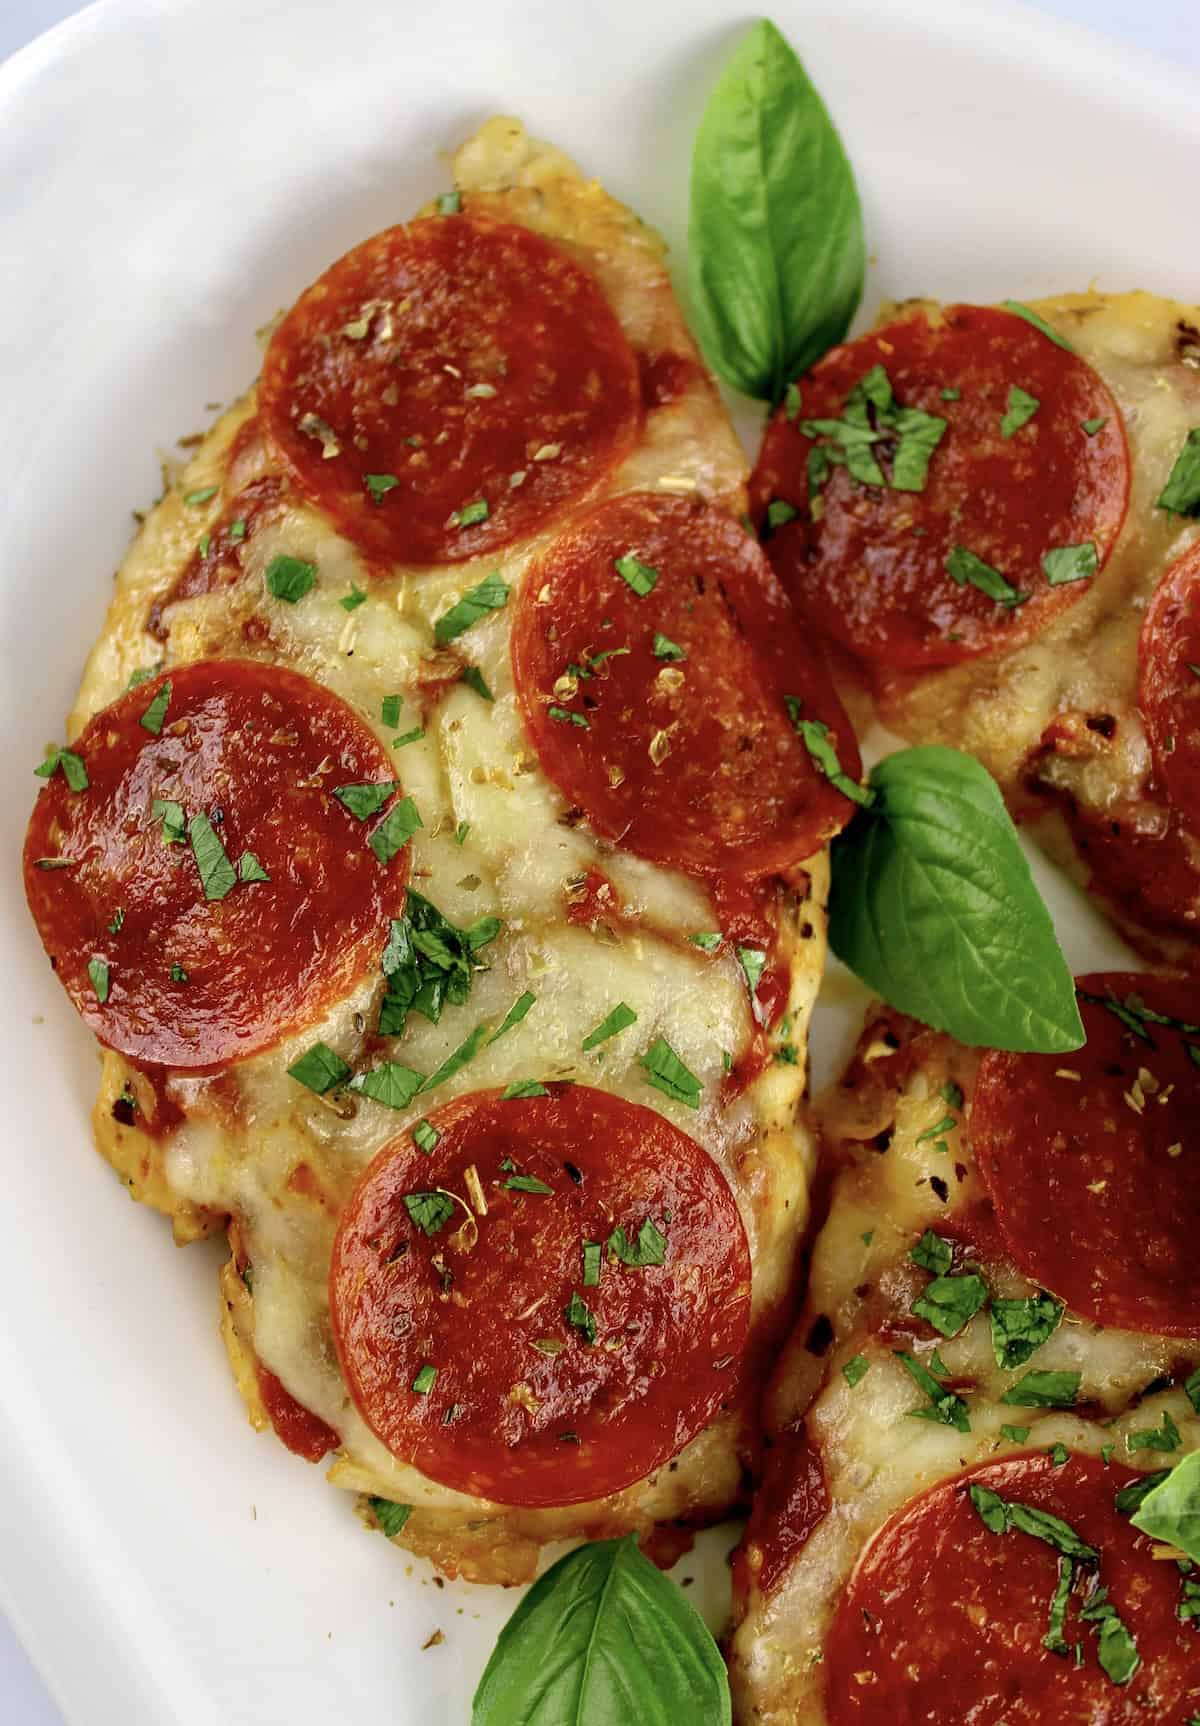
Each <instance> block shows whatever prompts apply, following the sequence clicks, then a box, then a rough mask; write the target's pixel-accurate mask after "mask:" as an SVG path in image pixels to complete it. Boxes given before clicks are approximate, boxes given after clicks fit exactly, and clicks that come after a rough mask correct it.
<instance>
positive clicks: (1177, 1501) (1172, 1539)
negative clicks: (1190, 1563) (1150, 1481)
mask: <svg viewBox="0 0 1200 1726" xmlns="http://www.w3.org/2000/svg"><path fill="white" fill-rule="evenodd" d="M1133 1526H1134V1527H1135V1528H1140V1529H1141V1531H1142V1533H1143V1534H1148V1535H1150V1537H1151V1539H1153V1540H1161V1541H1162V1542H1164V1544H1165V1545H1167V1546H1176V1547H1178V1548H1179V1550H1180V1551H1181V1552H1184V1553H1186V1554H1187V1556H1188V1557H1189V1558H1194V1559H1196V1560H1197V1561H1198V1562H1200V1450H1193V1451H1192V1452H1190V1454H1189V1455H1187V1456H1185V1457H1184V1459H1183V1461H1182V1462H1178V1463H1176V1465H1175V1467H1174V1468H1173V1469H1172V1470H1171V1471H1170V1473H1169V1474H1168V1475H1167V1477H1166V1479H1165V1480H1163V1481H1161V1482H1160V1483H1159V1484H1158V1485H1157V1486H1156V1487H1155V1488H1154V1490H1153V1492H1150V1493H1148V1494H1147V1495H1146V1498H1145V1501H1144V1502H1143V1503H1142V1504H1141V1505H1139V1506H1138V1509H1137V1511H1136V1512H1135V1514H1134V1517H1133Z"/></svg>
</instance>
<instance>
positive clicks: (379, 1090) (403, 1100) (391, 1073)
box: [348, 1061, 425, 1109]
mask: <svg viewBox="0 0 1200 1726" xmlns="http://www.w3.org/2000/svg"><path fill="white" fill-rule="evenodd" d="M424 1083H425V1074H424V1073H417V1072H414V1070H413V1069H412V1067H402V1066H401V1065H400V1063H399V1061H383V1062H381V1064H380V1065H379V1066H378V1067H372V1068H371V1069H370V1071H369V1072H366V1073H357V1074H355V1076H354V1078H352V1079H351V1081H350V1084H349V1086H348V1089H349V1090H351V1091H358V1092H359V1093H360V1094H361V1095H362V1096H364V1097H370V1099H371V1101H372V1102H373V1103H382V1104H383V1105H384V1107H385V1108H388V1109H407V1107H408V1105H409V1104H410V1103H411V1102H412V1100H413V1098H414V1097H415V1096H416V1094H417V1092H418V1091H419V1090H420V1089H421V1086H422V1085H423V1084H424Z"/></svg>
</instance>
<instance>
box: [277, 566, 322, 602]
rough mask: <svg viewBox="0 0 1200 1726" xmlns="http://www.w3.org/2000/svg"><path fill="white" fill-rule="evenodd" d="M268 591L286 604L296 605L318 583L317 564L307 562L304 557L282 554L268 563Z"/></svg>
mask: <svg viewBox="0 0 1200 1726" xmlns="http://www.w3.org/2000/svg"><path fill="white" fill-rule="evenodd" d="M266 580H267V592H268V593H270V594H273V595H274V596H275V598H276V599H281V600H283V602H284V604H285V605H295V604H296V603H297V601H298V600H301V599H303V598H304V595H305V594H306V593H309V592H310V591H311V590H312V589H313V588H314V587H315V586H316V584H317V566H316V564H315V563H305V561H304V559H303V558H302V557H288V556H286V555H285V554H281V555H280V556H279V557H273V558H272V559H271V561H270V563H269V564H268V565H267V576H266Z"/></svg>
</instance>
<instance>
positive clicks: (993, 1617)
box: [825, 1454, 1200, 1726]
mask: <svg viewBox="0 0 1200 1726" xmlns="http://www.w3.org/2000/svg"><path fill="white" fill-rule="evenodd" d="M1139 1478H1140V1477H1139V1476H1138V1475H1136V1474H1134V1473H1133V1472H1132V1470H1130V1469H1127V1468H1124V1467H1122V1466H1121V1465H1120V1464H1119V1463H1113V1464H1112V1465H1110V1466H1109V1467H1108V1468H1105V1467H1104V1465H1103V1464H1102V1463H1101V1462H1100V1461H1099V1460H1098V1459H1097V1458H1094V1457H1083V1456H1077V1455H1076V1456H1071V1457H1069V1458H1068V1459H1067V1461H1066V1462H1064V1463H1062V1464H1061V1465H1057V1466H1056V1464H1055V1463H1054V1461H1053V1460H1052V1459H1051V1458H1050V1457H1049V1456H1046V1455H1040V1454H1039V1455H1022V1456H1016V1457H1013V1458H1011V1459H1010V1460H1006V1461H1004V1462H995V1463H989V1464H987V1465H985V1466H984V1467H982V1468H976V1469H973V1470H972V1471H971V1472H970V1473H968V1474H965V1475H960V1476H958V1477H957V1478H954V1479H951V1480H947V1481H943V1482H942V1483H941V1484H940V1485H938V1486H935V1487H934V1488H933V1489H932V1490H931V1491H929V1492H926V1493H924V1494H923V1495H922V1496H921V1497H919V1498H917V1499H915V1500H913V1501H912V1502H911V1503H909V1504H908V1505H906V1506H905V1508H904V1509H903V1510H901V1511H899V1512H898V1513H897V1514H896V1515H895V1516H893V1517H892V1519H891V1521H890V1522H888V1523H886V1524H885V1526H884V1527H883V1528H882V1529H881V1530H880V1532H879V1534H878V1535H877V1536H876V1537H875V1539H874V1540H873V1541H872V1543H871V1545H870V1546H869V1547H868V1548H867V1550H866V1552H865V1553H864V1554H863V1557H862V1558H861V1560H860V1561H859V1564H858V1567H857V1569H856V1570H855V1572H854V1574H853V1576H852V1577H851V1578H850V1581H849V1583H848V1584H847V1587H846V1589H845V1591H844V1593H843V1595H842V1598H841V1601H840V1603H839V1606H838V1609H837V1614H836V1617H835V1619H834V1623H833V1627H832V1629H831V1631H830V1634H829V1636H828V1638H827V1640H826V1646H825V1694H826V1708H827V1711H828V1718H829V1722H830V1726H875V1723H878V1726H918V1723H919V1726H935V1723H937V1726H951V1723H953V1726H960V1723H961V1722H965V1721H969V1722H970V1726H1101V1723H1103V1726H1145V1723H1148V1722H1149V1721H1151V1720H1154V1721H1160V1722H1164V1723H1165V1722H1168V1721H1179V1722H1181V1723H1182V1722H1183V1721H1184V1720H1185V1718H1187V1717H1188V1716H1189V1715H1190V1714H1191V1713H1194V1712H1195V1698H1196V1690H1195V1684H1196V1677H1197V1670H1198V1663H1200V1652H1198V1650H1197V1645H1196V1631H1195V1629H1194V1627H1193V1626H1191V1625H1190V1624H1186V1623H1181V1622H1180V1620H1179V1619H1178V1618H1177V1617H1176V1607H1177V1605H1178V1603H1179V1598H1180V1594H1179V1575H1178V1572H1177V1570H1176V1567H1175V1566H1174V1565H1173V1564H1164V1563H1161V1562H1156V1561H1155V1559H1154V1556H1153V1551H1152V1545H1153V1543H1152V1542H1151V1541H1150V1540H1148V1539H1147V1538H1146V1536H1145V1535H1141V1534H1138V1533H1137V1531H1136V1530H1135V1529H1133V1528H1132V1527H1131V1526H1130V1524H1129V1519H1128V1517H1127V1516H1124V1515H1122V1514H1121V1513H1119V1512H1118V1511H1117V1509H1116V1507H1115V1504H1114V1499H1115V1496H1116V1494H1117V1492H1118V1491H1119V1490H1120V1489H1121V1488H1122V1487H1123V1486H1126V1485H1127V1484H1128V1483H1129V1482H1130V1481H1134V1480H1137V1479H1139ZM1014 1505H1016V1506H1024V1507H1026V1508H1028V1509H1030V1510H1032V1511H1033V1512H1034V1513H1035V1516H1034V1518H1033V1519H1032V1523H1033V1525H1034V1526H1039V1527H1041V1528H1042V1529H1043V1533H1042V1535H1041V1536H1040V1537H1039V1535H1037V1534H1033V1533H1030V1532H1027V1531H1026V1528H1023V1527H1022V1526H1020V1524H1021V1523H1022V1522H1025V1523H1026V1527H1028V1525H1029V1522H1028V1520H1027V1519H1026V1518H1025V1517H1024V1516H1023V1515H1018V1517H1017V1520H1016V1522H1015V1523H1013V1522H1012V1520H1011V1518H1012V1510H1011V1508H1009V1507H1012V1506H1014ZM1044 1517H1052V1518H1057V1520H1058V1528H1057V1529H1054V1528H1050V1529H1047V1527H1046V1524H1045V1523H1044V1522H1039V1520H1038V1519H1039V1518H1044ZM1063 1524H1065V1525H1066V1528H1065V1531H1064V1530H1063V1528H1062V1525H1063ZM1048 1535H1049V1538H1048V1537H1047V1536H1048ZM1072 1535H1074V1536H1076V1537H1078V1540H1079V1542H1081V1543H1082V1550H1083V1552H1084V1553H1087V1554H1090V1556H1086V1557H1080V1558H1078V1559H1076V1560H1074V1561H1073V1562H1072V1561H1069V1560H1066V1559H1064V1560H1063V1561H1062V1564H1061V1566H1060V1553H1059V1551H1057V1550H1056V1548H1055V1544H1054V1540H1055V1539H1056V1538H1057V1539H1058V1540H1060V1541H1066V1543H1067V1544H1068V1545H1069V1544H1070V1536H1072ZM1064 1577H1066V1578H1069V1583H1070V1589H1069V1593H1065V1595H1063V1596H1062V1597H1060V1603H1059V1608H1058V1611H1056V1613H1055V1615H1054V1617H1053V1618H1052V1617H1051V1607H1052V1603H1053V1602H1054V1601H1055V1597H1056V1591H1059V1590H1060V1589H1065V1587H1066V1583H1065V1582H1064V1580H1063V1578H1064ZM1063 1600H1065V1610H1064V1608H1063ZM1048 1643H1049V1644H1051V1646H1047V1644H1048ZM1077 1645H1078V1649H1079V1652H1078V1654H1076V1646H1077ZM1102 1659H1103V1660H1104V1662H1105V1663H1104V1664H1102V1663H1101V1661H1102ZM1131 1666H1132V1668H1133V1670H1132V1672H1130V1671H1129V1668H1130V1667H1131Z"/></svg>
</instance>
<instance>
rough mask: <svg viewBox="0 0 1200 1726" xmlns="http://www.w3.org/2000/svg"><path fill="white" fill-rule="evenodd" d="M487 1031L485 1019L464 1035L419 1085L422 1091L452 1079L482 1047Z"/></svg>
mask: <svg viewBox="0 0 1200 1726" xmlns="http://www.w3.org/2000/svg"><path fill="white" fill-rule="evenodd" d="M487 1033H488V1024H487V1020H486V1019H485V1020H484V1021H483V1022H482V1023H481V1024H479V1025H476V1027H475V1029H474V1030H473V1031H472V1032H471V1034H470V1036H469V1037H464V1039H463V1041H462V1042H461V1043H460V1044H459V1045H458V1047H457V1049H455V1050H453V1051H452V1053H450V1054H449V1055H447V1056H446V1059H445V1060H444V1061H443V1062H442V1064H441V1066H440V1067H439V1068H438V1070H437V1072H436V1073H434V1074H433V1075H432V1077H430V1078H428V1079H426V1081H425V1083H424V1084H423V1085H422V1086H421V1089H422V1090H423V1091H432V1090H436V1088H437V1086H438V1085H444V1084H445V1082H446V1080H447V1079H452V1078H453V1077H454V1075H455V1073H457V1072H459V1071H460V1070H461V1069H462V1068H463V1067H465V1066H466V1065H467V1063H468V1062H469V1061H473V1060H474V1059H475V1057H476V1055H477V1054H478V1053H479V1051H480V1049H481V1048H482V1047H483V1044H484V1042H485V1040H486V1038H487Z"/></svg>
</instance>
